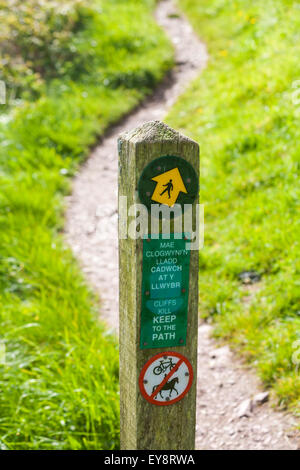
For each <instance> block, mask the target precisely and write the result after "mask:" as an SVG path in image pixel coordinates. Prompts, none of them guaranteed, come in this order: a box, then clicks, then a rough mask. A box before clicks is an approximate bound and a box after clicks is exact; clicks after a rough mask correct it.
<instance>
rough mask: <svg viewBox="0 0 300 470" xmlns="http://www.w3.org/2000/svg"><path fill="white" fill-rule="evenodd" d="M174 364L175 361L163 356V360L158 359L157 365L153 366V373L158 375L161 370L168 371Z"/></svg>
mask: <svg viewBox="0 0 300 470" xmlns="http://www.w3.org/2000/svg"><path fill="white" fill-rule="evenodd" d="M175 366H176V363H175V364H174V362H172V358H171V357H169V358H168V357H167V358H164V359H163V360H161V361H159V365H158V366H156V367H154V369H153V374H154V375H160V374H162V373H163V372H166V371H168V370H169V371H170V370H172V369H173V367H175Z"/></svg>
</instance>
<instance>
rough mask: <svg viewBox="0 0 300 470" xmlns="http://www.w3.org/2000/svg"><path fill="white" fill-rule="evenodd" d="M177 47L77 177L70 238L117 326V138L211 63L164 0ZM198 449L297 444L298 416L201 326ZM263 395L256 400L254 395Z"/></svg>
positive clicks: (159, 115)
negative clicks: (164, 70) (155, 83)
mask: <svg viewBox="0 0 300 470" xmlns="http://www.w3.org/2000/svg"><path fill="white" fill-rule="evenodd" d="M156 19H157V22H158V23H159V24H160V25H161V26H162V27H163V28H164V29H165V31H166V33H167V34H168V36H169V37H170V39H171V41H172V43H173V45H174V48H175V51H176V67H175V68H174V69H173V70H172V71H171V72H170V74H169V75H168V76H167V77H166V78H165V80H164V81H163V83H162V84H161V85H160V86H159V87H158V88H157V89H156V90H155V91H154V93H153V95H152V96H151V97H150V98H148V99H146V100H145V101H144V102H143V104H142V105H141V106H140V107H139V108H138V109H136V110H135V111H133V112H132V113H131V114H130V115H129V116H127V117H125V118H124V119H122V120H121V121H120V122H119V123H118V125H116V126H113V127H112V128H110V130H109V132H107V133H106V136H105V137H104V138H103V139H102V141H101V143H100V144H99V145H98V146H97V147H96V148H95V150H94V151H93V152H92V154H91V155H90V158H89V159H88V160H87V162H86V163H85V164H84V165H83V166H82V168H81V170H80V172H79V173H78V175H77V176H76V178H75V179H74V182H73V191H72V195H71V196H70V197H69V198H68V210H67V221H66V228H65V230H66V238H67V241H68V242H69V244H70V246H71V247H72V249H73V252H74V254H75V256H76V257H77V258H78V260H79V262H80V265H81V266H82V270H83V272H84V273H85V275H86V277H87V279H88V281H89V282H90V284H91V285H92V287H93V288H94V289H95V291H96V292H98V293H99V296H100V297H101V301H102V305H101V312H100V313H101V317H102V318H103V319H104V320H105V321H106V322H107V324H108V325H109V326H110V327H111V328H113V329H116V330H117V328H118V239H117V174H118V173H117V164H118V156H117V138H118V136H119V134H121V133H123V132H124V131H126V130H129V129H132V128H135V127H137V126H138V125H140V124H142V123H144V122H145V121H150V120H156V119H159V120H163V117H164V115H165V114H166V112H167V111H168V109H169V108H170V107H171V106H172V105H173V104H174V102H175V101H176V99H177V97H178V96H179V95H180V94H181V93H182V92H183V90H184V88H185V87H186V86H187V85H188V84H189V82H190V81H191V80H192V79H193V78H195V77H196V76H197V75H198V74H199V73H200V71H201V69H202V68H203V67H205V65H206V62H207V53H206V48H205V46H204V44H203V43H201V42H200V40H199V39H198V38H197V36H196V35H195V34H194V33H193V30H192V28H191V26H190V24H189V23H188V21H187V20H186V19H185V18H184V16H183V15H182V14H181V13H180V14H178V11H177V10H176V8H175V6H174V2H173V1H171V0H163V1H161V2H160V3H159V5H158V7H157V10H156ZM198 360H199V366H198V410H197V433H196V444H197V448H198V449H297V447H298V445H299V435H297V436H296V433H295V431H292V429H293V427H294V425H295V420H294V418H292V417H291V416H290V415H286V414H283V413H279V412H276V411H274V410H273V409H272V408H271V406H270V404H269V396H267V395H264V396H260V399H259V397H257V395H258V394H259V393H260V392H261V391H262V390H261V387H260V384H259V381H258V379H256V377H255V376H254V374H253V373H251V372H250V371H249V370H247V369H246V368H245V367H244V366H243V365H242V364H241V363H240V361H239V360H238V359H236V358H235V357H234V356H233V354H232V353H231V352H230V350H229V348H228V347H227V346H225V347H222V348H220V346H219V345H217V344H216V343H215V342H214V341H213V340H211V339H210V327H209V326H207V325H200V327H199V359H198ZM255 397H256V398H255Z"/></svg>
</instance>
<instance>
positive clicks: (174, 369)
mask: <svg viewBox="0 0 300 470" xmlns="http://www.w3.org/2000/svg"><path fill="white" fill-rule="evenodd" d="M183 362H184V360H183V359H179V361H178V362H177V364H176V365H175V366H174V367H172V369H171V370H170V372H169V373H168V375H167V376H166V377H165V378H164V380H163V381H162V383H161V384H160V385H158V387H157V389H156V390H154V392H153V393H152V395H150V398H152V399H153V398H154V397H156V395H157V394H158V393H159V392H160V391H161V389H162V388H163V386H164V385H165V384H166V383H167V382H168V380H169V378H170V377H172V375H173V374H175V372H176V371H177V370H178V369H179V367H180V366H181V364H182V363H183Z"/></svg>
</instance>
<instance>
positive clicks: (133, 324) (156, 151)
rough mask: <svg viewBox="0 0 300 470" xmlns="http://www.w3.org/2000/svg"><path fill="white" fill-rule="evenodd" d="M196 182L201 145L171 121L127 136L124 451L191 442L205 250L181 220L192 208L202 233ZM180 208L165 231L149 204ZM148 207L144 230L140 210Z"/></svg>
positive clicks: (123, 165) (123, 169)
mask: <svg viewBox="0 0 300 470" xmlns="http://www.w3.org/2000/svg"><path fill="white" fill-rule="evenodd" d="M198 182H199V146H198V144H197V143H196V142H194V141H192V140H190V139H189V138H187V137H184V136H183V135H181V134H179V133H178V132H176V131H174V130H173V129H171V128H170V127H168V126H167V125H165V124H164V123H162V122H159V121H151V122H148V123H145V124H144V125H142V126H141V127H139V128H136V129H134V130H132V131H131V132H127V133H124V134H123V135H121V136H120V139H119V237H120V241H119V258H120V401H121V449H123V450H125V449H150V450H168V449H171V450H192V449H194V444H195V414H196V371H197V331H198V251H197V249H191V250H189V249H187V246H188V245H187V243H188V240H187V238H188V237H189V236H190V235H187V231H186V230H185V227H186V225H184V223H185V222H184V221H183V219H184V216H185V214H187V215H189V217H190V220H192V222H193V227H194V230H195V228H196V222H197V220H198V218H197V214H196V208H197V207H198V206H197V204H198V194H199V186H198ZM136 204H138V206H135V205H136ZM142 204H143V206H142ZM174 204H175V206H174ZM143 207H145V211H143ZM175 208H177V209H178V210H179V212H176V211H175V215H174V213H173V216H172V215H171V225H170V227H171V229H170V235H169V236H168V233H167V230H166V228H165V226H164V224H163V222H162V220H160V222H158V220H159V218H158V216H157V213H155V214H154V215H153V214H152V215H151V214H150V210H152V209H156V210H157V209H158V210H164V209H167V210H169V211H170V212H172V210H173V211H174V209H175ZM180 210H182V212H183V214H182V218H181V217H180ZM147 211H148V216H147V218H146V222H147V224H148V226H147V227H146V228H145V224H144V223H143V222H142V221H141V219H140V217H141V214H142V213H143V212H144V215H145V213H147ZM163 217H164V218H165V219H166V214H164V215H163ZM134 223H138V224H139V227H138V230H137V231H140V235H141V236H140V238H137V239H135V237H134V236H132V234H133V230H132V226H133V224H134ZM143 224H144V225H143ZM151 224H152V225H151ZM142 226H143V227H142ZM141 227H142V228H141ZM189 232H190V229H189ZM163 234H164V235H163ZM126 237H127V238H126Z"/></svg>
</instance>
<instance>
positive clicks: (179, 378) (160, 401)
mask: <svg viewBox="0 0 300 470" xmlns="http://www.w3.org/2000/svg"><path fill="white" fill-rule="evenodd" d="M193 378H194V373H193V368H192V365H191V363H190V362H189V360H188V359H187V358H186V357H185V356H183V355H182V354H180V353H177V352H173V351H165V352H162V353H159V354H156V355H155V356H153V357H151V359H149V360H148V361H147V362H146V364H145V365H144V367H143V368H142V370H141V373H140V377H139V387H140V391H141V394H142V395H143V397H144V398H145V399H146V400H147V401H148V402H149V403H152V404H153V405H158V406H165V405H173V404H174V403H176V402H178V401H179V400H181V399H182V398H183V397H184V396H185V395H186V394H187V393H188V391H189V390H190V388H191V386H192V383H193ZM166 392H167V393H166ZM173 395H175V397H174V398H172V396H173Z"/></svg>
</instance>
